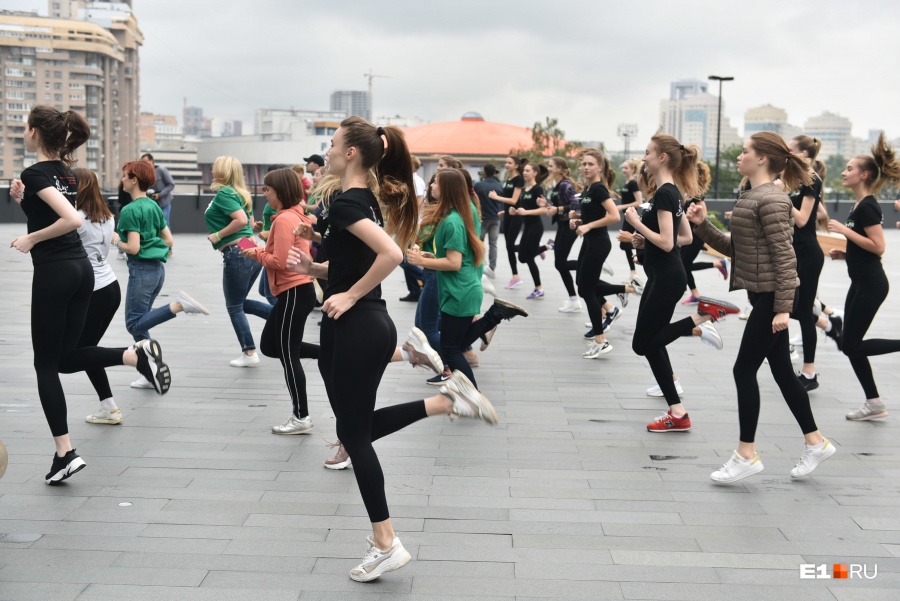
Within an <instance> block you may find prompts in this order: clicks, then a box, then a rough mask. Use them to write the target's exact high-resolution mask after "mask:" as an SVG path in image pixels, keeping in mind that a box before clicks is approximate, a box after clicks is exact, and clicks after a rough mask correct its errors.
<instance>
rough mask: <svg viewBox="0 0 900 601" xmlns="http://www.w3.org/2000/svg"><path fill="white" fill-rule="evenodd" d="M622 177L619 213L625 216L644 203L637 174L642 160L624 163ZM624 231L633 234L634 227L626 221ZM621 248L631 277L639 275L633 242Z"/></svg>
mask: <svg viewBox="0 0 900 601" xmlns="http://www.w3.org/2000/svg"><path fill="white" fill-rule="evenodd" d="M620 169H621V170H622V175H624V176H625V185H624V186H622V187H621V188H620V189H619V212H620V213H622V216H623V217H624V216H625V211H627V210H628V209H630V208H632V207H634V208H635V209H636V208H638V207H639V206H641V205H642V204H643V203H644V195H643V194H641V189H640V187H639V186H638V182H637V174H638V173H639V172H640V170H641V160H640V159H630V160H627V161H625V162H624V163H622V165H621V166H620ZM622 231H624V232H628V233H631V234H633V233H634V227H633V226H632V225H631V224H630V223H628V222H627V221H625V222H624V223H622ZM619 248H620V249H621V250H623V251H625V258H626V259H627V260H628V269H630V270H631V277H634V276H636V275H637V270H636V269H635V266H634V246H633V245H632V244H631V242H626V241H621V240H620V241H619Z"/></svg>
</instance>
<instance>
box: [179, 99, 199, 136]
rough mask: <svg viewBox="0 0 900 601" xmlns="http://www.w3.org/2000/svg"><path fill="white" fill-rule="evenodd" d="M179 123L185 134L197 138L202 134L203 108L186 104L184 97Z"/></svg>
mask: <svg viewBox="0 0 900 601" xmlns="http://www.w3.org/2000/svg"><path fill="white" fill-rule="evenodd" d="M181 124H182V129H183V131H184V135H185V136H192V137H194V138H199V137H200V136H201V135H202V134H203V109H202V108H200V107H199V106H188V105H187V99H186V98H185V100H184V109H182V112H181Z"/></svg>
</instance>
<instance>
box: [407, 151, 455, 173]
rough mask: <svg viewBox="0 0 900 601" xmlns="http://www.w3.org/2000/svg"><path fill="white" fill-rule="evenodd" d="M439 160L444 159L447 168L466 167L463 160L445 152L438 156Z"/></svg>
mask: <svg viewBox="0 0 900 601" xmlns="http://www.w3.org/2000/svg"><path fill="white" fill-rule="evenodd" d="M438 161H444V164H445V165H447V168H449V169H465V166H463V164H462V161H460V160H459V159H458V158H456V157H455V156H453V155H449V154H445V155H443V156H441V157H438ZM416 171H418V169H416Z"/></svg>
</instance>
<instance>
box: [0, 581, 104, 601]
mask: <svg viewBox="0 0 900 601" xmlns="http://www.w3.org/2000/svg"><path fill="white" fill-rule="evenodd" d="M0 583H2V584H3V586H2V588H0V595H2V596H3V598H4V599H10V600H14V601H47V600H48V599H53V601H74V600H75V599H77V598H78V596H79V595H80V594H81V592H82V591H83V590H84V589H85V588H86V587H87V585H86V584H81V583H65V584H61V583H54V582H41V581H38V582H6V581H3V580H0Z"/></svg>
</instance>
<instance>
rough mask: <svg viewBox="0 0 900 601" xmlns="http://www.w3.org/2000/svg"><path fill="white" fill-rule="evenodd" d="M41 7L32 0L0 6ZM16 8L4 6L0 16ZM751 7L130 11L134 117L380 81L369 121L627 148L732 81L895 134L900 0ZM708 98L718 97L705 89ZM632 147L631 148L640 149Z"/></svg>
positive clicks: (188, 3) (765, 96)
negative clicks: (627, 135)
mask: <svg viewBox="0 0 900 601" xmlns="http://www.w3.org/2000/svg"><path fill="white" fill-rule="evenodd" d="M3 4H4V5H5V6H9V7H10V8H16V9H32V8H36V9H38V10H40V11H41V12H42V13H44V14H46V8H47V3H46V2H45V1H43V0H4V2H3ZM10 5H11V6H10ZM861 6H862V7H864V8H860V5H857V4H856V3H850V2H845V1H840V2H839V1H836V0H820V1H818V2H807V1H802V0H801V1H796V2H785V1H784V0H777V1H770V0H757V1H755V2H752V3H751V2H741V3H731V2H720V1H718V0H710V1H691V0H681V1H680V2H671V1H663V0H643V1H633V2H613V1H610V0H588V1H581V0H573V1H565V0H555V1H544V2H537V1H534V2H531V1H528V0H519V1H517V2H507V1H505V0H504V1H494V0H480V1H478V2H474V1H469V0H454V1H452V2H430V1H423V0H378V1H373V0H328V1H319V2H308V1H306V0H303V1H294V0H254V1H253V2H221V1H218V0H217V1H212V0H134V10H135V13H136V15H137V18H138V22H139V24H140V27H141V29H142V30H143V32H144V36H145V44H144V47H143V48H142V49H141V109H142V110H145V111H152V112H156V113H163V114H176V115H178V116H179V120H180V118H181V107H182V103H183V98H184V97H187V99H188V103H189V104H191V105H195V106H201V107H203V109H204V114H205V115H206V116H212V117H220V118H223V119H241V120H244V121H245V122H246V123H247V124H248V125H249V127H245V132H246V131H248V130H249V129H251V128H252V125H250V124H252V122H253V115H254V111H255V109H256V108H260V107H273V108H291V107H293V108H297V109H328V97H329V94H330V93H331V92H332V91H334V90H336V89H365V88H366V85H367V83H366V80H365V78H363V76H362V75H363V73H364V72H366V71H368V70H369V69H370V68H371V69H373V70H374V72H375V73H377V74H383V75H389V76H391V79H376V80H375V93H374V112H375V114H376V116H381V115H397V114H399V115H402V116H406V117H412V116H417V117H421V118H423V119H425V120H427V121H450V120H457V119H459V118H460V117H461V116H462V114H463V113H464V112H466V111H472V110H474V111H478V112H480V113H481V114H482V115H484V117H485V118H486V119H488V120H490V121H500V122H505V123H513V124H518V125H523V126H530V125H531V124H533V123H534V121H537V120H543V118H544V117H545V116H554V117H557V118H558V119H559V122H560V126H561V127H562V128H563V130H565V132H566V134H567V137H569V138H571V139H580V140H603V141H605V142H606V144H607V146H608V147H610V148H618V147H621V142H620V140H619V139H618V138H616V127H617V125H618V124H619V123H624V122H628V123H637V124H638V130H639V131H638V139H639V140H641V139H646V138H647V137H649V135H651V134H652V133H653V131H654V130H655V129H656V126H657V123H658V122H659V102H660V99H662V98H665V97H667V96H668V93H669V83H670V82H671V81H674V80H677V79H684V78H699V79H706V77H707V76H708V75H711V74H715V75H730V76H734V77H735V81H734V82H730V83H726V84H725V89H724V94H723V96H724V99H725V105H726V110H725V115H726V116H727V117H729V118H730V119H731V122H732V124H733V125H736V126H738V127H739V128H740V129H741V130H742V129H743V114H744V111H745V110H746V109H747V108H750V107H754V106H758V105H761V104H765V103H770V104H774V105H775V106H779V107H782V108H785V109H787V111H788V119H789V121H790V122H791V123H794V124H796V125H800V126H802V124H803V122H804V121H805V119H806V118H807V117H810V116H814V115H818V114H820V113H821V112H822V111H824V110H828V111H832V112H835V113H838V114H840V115H843V116H846V117H849V118H850V119H851V120H852V122H853V130H854V134H855V135H857V136H860V137H866V136H867V132H868V130H869V129H885V130H886V131H887V133H888V136H889V137H890V138H897V137H900V108H898V103H897V100H898V98H900V79H898V78H897V77H896V71H897V64H898V63H900V51H898V50H897V46H896V39H897V31H898V29H900V3H898V2H896V1H891V0H874V1H869V2H865V3H862V4H861ZM710 91H712V92H714V93H716V90H715V89H714V88H713V87H712V86H711V88H710ZM640 143H642V142H640Z"/></svg>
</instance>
